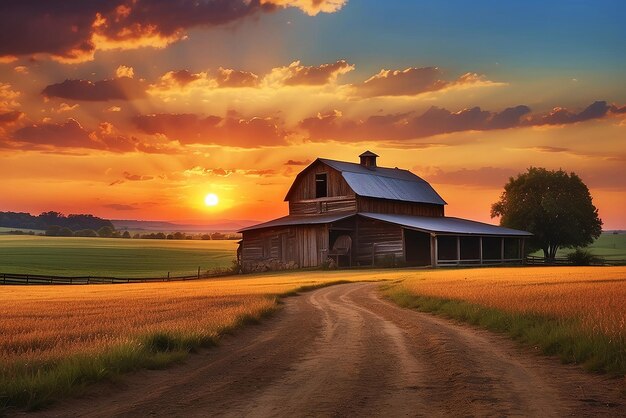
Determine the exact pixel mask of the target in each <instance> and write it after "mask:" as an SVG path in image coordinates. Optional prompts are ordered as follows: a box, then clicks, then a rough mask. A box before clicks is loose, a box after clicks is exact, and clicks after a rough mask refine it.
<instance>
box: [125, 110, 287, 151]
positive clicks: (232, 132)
mask: <svg viewBox="0 0 626 418" xmlns="http://www.w3.org/2000/svg"><path fill="white" fill-rule="evenodd" d="M133 121H134V123H135V125H136V126H137V128H139V129H140V130H142V131H143V132H145V133H148V134H163V135H166V136H167V137H168V138H170V139H172V140H177V141H179V142H180V143H182V144H205V145H211V144H216V145H226V146H232V147H242V148H256V147H259V146H269V145H284V144H285V143H286V136H287V133H286V132H285V131H284V130H283V129H282V128H281V127H280V124H279V121H277V120H276V119H273V118H261V117H253V118H251V119H245V118H240V117H237V116H236V115H234V114H229V115H228V116H227V117H225V118H222V117H219V116H213V115H211V116H207V117H201V116H198V115H195V114H167V113H160V114H151V115H140V116H136V117H135V118H134V119H133Z"/></svg>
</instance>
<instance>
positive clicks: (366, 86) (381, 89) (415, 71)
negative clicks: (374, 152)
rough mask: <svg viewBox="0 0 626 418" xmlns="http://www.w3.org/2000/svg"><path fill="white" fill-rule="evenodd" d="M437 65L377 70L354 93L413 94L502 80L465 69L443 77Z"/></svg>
mask: <svg viewBox="0 0 626 418" xmlns="http://www.w3.org/2000/svg"><path fill="white" fill-rule="evenodd" d="M442 77H443V73H442V71H441V70H440V69H439V68H437V67H422V68H416V67H409V68H407V69H405V70H385V69H383V70H380V72H378V74H375V75H374V76H372V77H370V78H369V79H367V80H365V81H364V82H363V83H360V84H355V85H354V86H353V87H354V88H355V89H356V94H357V95H358V96H361V97H378V96H414V95H417V94H420V93H426V92H430V91H437V90H443V89H449V88H453V87H468V86H474V87H476V86H496V85H503V83H495V82H493V81H489V80H487V79H486V78H485V76H483V75H479V74H476V73H466V74H463V75H462V76H460V77H459V78H458V79H456V80H453V81H445V80H443V79H442Z"/></svg>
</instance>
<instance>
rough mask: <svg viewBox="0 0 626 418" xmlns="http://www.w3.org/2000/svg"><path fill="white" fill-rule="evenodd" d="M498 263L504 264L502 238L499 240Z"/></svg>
mask: <svg viewBox="0 0 626 418" xmlns="http://www.w3.org/2000/svg"><path fill="white" fill-rule="evenodd" d="M500 262H501V263H504V237H502V238H500Z"/></svg>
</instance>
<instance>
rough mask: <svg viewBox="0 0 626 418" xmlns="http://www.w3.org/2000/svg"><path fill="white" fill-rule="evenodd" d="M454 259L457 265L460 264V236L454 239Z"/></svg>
mask: <svg viewBox="0 0 626 418" xmlns="http://www.w3.org/2000/svg"><path fill="white" fill-rule="evenodd" d="M456 259H457V264H459V265H460V264H461V236H460V235H457V237H456Z"/></svg>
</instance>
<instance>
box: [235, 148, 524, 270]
mask: <svg viewBox="0 0 626 418" xmlns="http://www.w3.org/2000/svg"><path fill="white" fill-rule="evenodd" d="M359 157H360V163H359V164H357V163H349V162H343V161H335V160H328V159H324V158H318V159H316V160H315V161H314V162H313V163H311V164H310V165H309V166H308V167H306V168H305V169H304V170H302V171H301V172H300V173H299V174H298V175H297V176H296V179H295V180H294V182H293V184H292V186H291V188H290V189H289V191H288V192H287V196H286V197H285V201H287V202H289V215H288V216H285V217H282V218H278V219H274V220H272V221H269V222H265V223H262V224H258V225H254V226H251V227H248V228H244V229H242V230H241V231H240V232H241V233H242V235H243V239H242V241H241V243H240V249H239V252H238V254H239V261H240V263H241V265H242V266H243V267H244V269H245V270H258V269H267V268H268V266H270V267H271V268H296V267H317V266H320V265H321V264H322V263H326V262H328V261H329V260H332V261H333V262H335V263H337V264H339V265H340V266H367V265H381V266H397V265H407V266H433V267H437V266H446V265H480V264H483V265H487V264H501V263H508V262H511V263H519V262H521V261H522V260H523V254H524V239H525V238H527V237H529V236H530V235H531V234H530V233H528V232H525V231H519V230H515V229H509V228H503V227H499V226H495V225H490V224H485V223H481V222H475V221H470V220H467V219H460V218H454V217H447V216H444V206H445V205H446V202H445V201H444V200H443V199H442V198H441V197H440V196H439V194H437V192H436V191H435V190H434V189H433V188H432V187H431V185H430V184H428V182H426V181H425V180H423V179H422V178H420V177H418V176H416V175H415V174H413V173H411V172H410V171H408V170H402V169H398V168H386V167H378V166H377V164H376V158H377V157H378V156H377V155H376V154H374V153H372V152H370V151H366V152H364V153H363V154H361V155H360V156H359Z"/></svg>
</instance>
